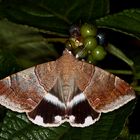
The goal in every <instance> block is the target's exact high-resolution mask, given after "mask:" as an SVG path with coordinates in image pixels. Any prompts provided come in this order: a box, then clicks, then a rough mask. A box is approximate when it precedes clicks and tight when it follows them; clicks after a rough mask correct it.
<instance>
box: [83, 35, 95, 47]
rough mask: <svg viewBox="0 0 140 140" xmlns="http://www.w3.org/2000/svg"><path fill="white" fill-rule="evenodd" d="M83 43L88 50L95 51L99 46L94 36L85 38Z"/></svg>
mask: <svg viewBox="0 0 140 140" xmlns="http://www.w3.org/2000/svg"><path fill="white" fill-rule="evenodd" d="M83 43H84V47H85V48H86V49H87V50H94V49H95V48H96V46H97V40H96V38H94V37H92V36H89V37H87V38H85V40H84V42H83Z"/></svg>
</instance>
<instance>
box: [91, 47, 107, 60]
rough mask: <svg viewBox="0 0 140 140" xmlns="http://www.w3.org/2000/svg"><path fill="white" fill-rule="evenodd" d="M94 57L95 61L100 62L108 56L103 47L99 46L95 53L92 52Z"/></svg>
mask: <svg viewBox="0 0 140 140" xmlns="http://www.w3.org/2000/svg"><path fill="white" fill-rule="evenodd" d="M92 55H93V57H94V59H95V60H97V61H100V60H103V59H104V58H105V56H106V51H105V50H104V48H103V47H102V46H97V47H96V48H95V49H94V51H93V52H92Z"/></svg>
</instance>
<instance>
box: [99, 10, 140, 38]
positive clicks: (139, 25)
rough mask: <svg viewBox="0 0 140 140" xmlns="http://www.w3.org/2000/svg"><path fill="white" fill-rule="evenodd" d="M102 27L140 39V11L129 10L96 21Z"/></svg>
mask: <svg viewBox="0 0 140 140" xmlns="http://www.w3.org/2000/svg"><path fill="white" fill-rule="evenodd" d="M96 24H97V25H98V26H100V27H105V28H109V29H112V30H115V31H119V32H122V33H125V34H128V35H131V36H134V37H137V38H140V9H129V10H124V11H123V12H120V13H117V14H113V15H109V16H106V17H103V18H100V19H98V20H96Z"/></svg>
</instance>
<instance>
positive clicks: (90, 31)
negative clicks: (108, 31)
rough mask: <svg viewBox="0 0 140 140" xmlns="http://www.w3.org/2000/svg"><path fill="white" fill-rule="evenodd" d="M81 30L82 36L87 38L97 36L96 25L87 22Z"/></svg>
mask: <svg viewBox="0 0 140 140" xmlns="http://www.w3.org/2000/svg"><path fill="white" fill-rule="evenodd" d="M80 32H81V35H82V37H83V38H85V37H88V36H96V34H97V29H96V27H95V26H93V25H90V24H87V23H85V24H84V25H82V26H81V29H80Z"/></svg>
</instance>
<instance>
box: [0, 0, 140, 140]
mask: <svg viewBox="0 0 140 140" xmlns="http://www.w3.org/2000/svg"><path fill="white" fill-rule="evenodd" d="M110 6H111V5H109V0H89V1H88V2H87V0H76V1H73V0H71V1H66V0H61V1H57V0H40V1H38V0H24V1H23V0H20V1H19V0H12V1H11V0H0V77H1V78H3V77H6V76H8V75H10V74H12V73H14V72H17V71H20V70H22V69H25V68H27V67H31V66H33V65H36V64H39V63H43V62H46V61H50V60H54V59H56V58H58V57H59V56H60V55H61V53H62V50H63V48H64V43H65V41H66V40H67V38H68V35H69V32H68V31H69V28H70V26H71V25H72V24H75V23H78V24H81V23H84V22H90V23H91V24H95V25H96V26H97V27H98V28H102V29H104V30H107V31H108V32H109V33H111V34H112V32H113V33H114V36H115V39H114V40H119V37H118V36H117V35H121V36H129V37H128V38H131V40H137V41H138V39H139V38H140V20H139V19H140V9H125V10H124V11H120V12H119V13H113V14H112V13H110V9H109V7H110ZM110 38H111V37H110ZM111 39H112V38H111ZM109 41H110V40H109ZM114 42H116V41H114ZM111 43H113V41H112V42H111ZM111 43H110V44H109V46H108V49H107V51H108V55H107V58H106V59H105V60H103V62H101V63H99V65H100V66H101V67H103V68H105V69H108V70H109V71H111V72H113V73H116V74H121V75H120V76H122V74H123V75H125V77H124V78H125V79H126V80H128V82H132V85H133V86H134V88H135V90H136V91H137V93H139V91H140V87H139V86H138V83H139V79H140V72H139V71H140V66H139V61H140V55H139V52H138V51H139V48H137V47H130V46H128V47H127V46H123V45H124V44H125V43H124V42H121V43H123V45H122V46H119V45H117V47H116V46H115V44H113V45H112V44H111ZM121 43H120V44H121ZM127 56H129V58H128V57H127ZM115 57H117V58H119V59H117V58H115ZM102 64H103V65H102ZM105 64H107V65H105ZM109 64H110V65H109ZM114 64H115V66H116V67H117V68H116V67H114ZM122 65H123V67H120V66H122ZM118 67H119V69H118ZM114 68H115V69H114ZM133 108H134V101H132V102H130V103H128V104H127V105H125V106H124V107H122V108H120V109H118V110H116V111H113V112H110V113H107V114H102V117H101V119H100V120H99V121H98V122H97V123H95V124H94V125H92V126H90V127H87V128H83V129H80V128H71V127H70V126H69V125H68V124H63V125H62V126H60V127H58V128H43V127H39V126H36V125H34V124H31V123H30V122H29V121H28V120H27V118H26V116H25V114H18V113H13V112H11V111H7V110H6V109H3V108H0V127H1V128H0V139H1V140H8V139H10V140H18V139H20V140H29V139H33V140H36V139H37V140H39V139H41V140H65V139H67V140H82V139H83V140H85V139H87V140H93V139H94V140H113V139H115V138H116V137H118V139H130V140H131V139H133V140H135V139H136V140H137V139H139V137H140V136H139V135H134V134H133V135H131V133H129V131H127V134H126V133H125V134H124V133H123V132H124V129H125V128H126V127H127V126H125V128H124V127H123V126H124V124H125V122H126V118H127V117H128V115H129V114H130V113H131V112H132V110H133ZM128 123H129V121H128ZM123 128H124V129H123ZM127 129H129V128H128V127H127ZM122 130H123V131H122ZM121 131H122V133H121V134H120V132H121ZM119 134H120V135H119Z"/></svg>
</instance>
